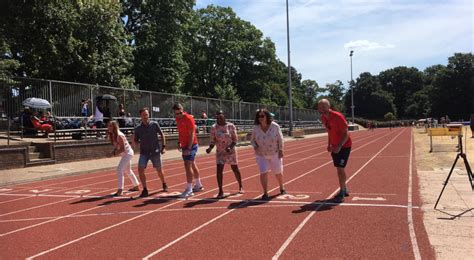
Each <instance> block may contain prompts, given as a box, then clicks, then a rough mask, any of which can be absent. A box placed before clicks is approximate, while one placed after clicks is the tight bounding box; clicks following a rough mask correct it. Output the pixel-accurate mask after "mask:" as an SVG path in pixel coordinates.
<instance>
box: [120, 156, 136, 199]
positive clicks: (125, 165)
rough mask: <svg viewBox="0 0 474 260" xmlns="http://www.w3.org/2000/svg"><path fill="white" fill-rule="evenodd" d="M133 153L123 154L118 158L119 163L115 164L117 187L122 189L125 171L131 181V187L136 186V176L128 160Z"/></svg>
mask: <svg viewBox="0 0 474 260" xmlns="http://www.w3.org/2000/svg"><path fill="white" fill-rule="evenodd" d="M132 158H133V155H129V154H124V155H122V158H121V159H120V162H119V165H118V166H117V178H118V188H119V189H122V190H123V175H124V174H125V172H127V175H128V178H129V179H130V181H132V184H133V187H135V186H138V179H137V176H135V174H134V173H133V171H132V166H131V165H130V161H131V160H132Z"/></svg>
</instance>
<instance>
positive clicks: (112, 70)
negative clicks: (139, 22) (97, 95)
mask: <svg viewBox="0 0 474 260" xmlns="http://www.w3.org/2000/svg"><path fill="white" fill-rule="evenodd" d="M0 9H1V10H3V12H4V13H3V14H2V15H0V17H1V18H0V32H1V34H2V36H1V37H2V39H4V40H5V42H6V43H7V46H8V47H9V49H10V53H11V57H10V59H11V60H17V61H18V62H19V66H18V68H17V69H16V71H15V72H14V75H16V76H28V77H37V78H50V79H59V80H68V81H80V82H89V83H98V84H104V85H111V86H116V87H119V86H121V87H129V86H131V85H132V84H133V77H131V76H130V69H131V65H132V63H131V60H132V58H133V57H132V52H131V48H130V46H128V45H127V44H126V40H127V35H126V33H125V31H124V29H123V22H122V20H121V19H120V11H121V6H120V4H119V3H118V2H115V1H111V2H107V1H105V2H94V1H92V2H91V1H77V2H75V1H64V2H61V1H44V0H40V1H14V0H6V1H2V2H1V6H0Z"/></svg>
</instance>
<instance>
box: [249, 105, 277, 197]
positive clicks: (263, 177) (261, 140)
mask: <svg viewBox="0 0 474 260" xmlns="http://www.w3.org/2000/svg"><path fill="white" fill-rule="evenodd" d="M251 142H252V146H253V148H254V150H255V157H256V159H257V164H258V167H259V168H260V181H261V184H262V187H263V196H262V200H268V199H269V197H268V177H267V176H268V175H267V173H268V172H269V171H270V170H271V171H272V172H273V174H275V177H276V179H277V181H278V184H280V194H281V195H283V194H286V191H285V188H284V187H283V134H282V132H281V129H280V126H279V125H278V124H277V123H275V122H273V120H272V117H271V115H270V112H268V110H266V109H259V110H257V113H256V114H255V126H254V127H253V130H252V141H251Z"/></svg>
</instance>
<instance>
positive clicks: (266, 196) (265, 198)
mask: <svg viewBox="0 0 474 260" xmlns="http://www.w3.org/2000/svg"><path fill="white" fill-rule="evenodd" d="M260 199H261V200H269V199H270V197H268V194H267V193H264V194H263V195H262V198H260Z"/></svg>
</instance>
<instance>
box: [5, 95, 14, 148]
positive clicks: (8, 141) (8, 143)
mask: <svg viewBox="0 0 474 260" xmlns="http://www.w3.org/2000/svg"><path fill="white" fill-rule="evenodd" d="M8 88H9V89H10V91H9V92H8V95H11V94H12V86H9V87H8ZM6 110H8V109H6ZM5 113H6V112H5ZM10 113H11V110H10ZM6 115H7V120H8V139H7V145H10V129H11V122H10V116H9V115H8V114H6Z"/></svg>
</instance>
